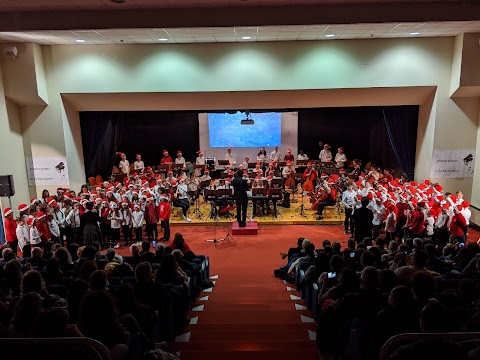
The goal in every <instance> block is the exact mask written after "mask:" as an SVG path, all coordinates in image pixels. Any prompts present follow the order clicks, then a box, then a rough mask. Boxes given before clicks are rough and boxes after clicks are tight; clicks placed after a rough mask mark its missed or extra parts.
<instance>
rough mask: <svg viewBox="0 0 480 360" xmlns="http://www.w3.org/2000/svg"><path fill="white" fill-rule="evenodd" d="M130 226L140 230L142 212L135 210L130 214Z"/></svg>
mask: <svg viewBox="0 0 480 360" xmlns="http://www.w3.org/2000/svg"><path fill="white" fill-rule="evenodd" d="M132 224H133V227H134V228H141V227H142V226H143V212H142V211H140V210H135V211H134V212H132Z"/></svg>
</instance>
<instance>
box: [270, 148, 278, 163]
mask: <svg viewBox="0 0 480 360" xmlns="http://www.w3.org/2000/svg"><path fill="white" fill-rule="evenodd" d="M279 160H280V151H279V150H278V145H275V148H274V150H273V151H272V152H271V153H270V161H273V162H278V161H279Z"/></svg>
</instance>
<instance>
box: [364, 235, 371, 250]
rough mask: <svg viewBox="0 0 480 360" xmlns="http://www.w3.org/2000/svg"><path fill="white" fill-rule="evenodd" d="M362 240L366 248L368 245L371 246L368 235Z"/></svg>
mask: <svg viewBox="0 0 480 360" xmlns="http://www.w3.org/2000/svg"><path fill="white" fill-rule="evenodd" d="M362 242H363V243H364V244H365V246H367V249H368V247H369V246H372V244H373V242H372V239H371V238H369V237H365V238H363V240H362Z"/></svg>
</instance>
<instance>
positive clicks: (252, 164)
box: [248, 162, 257, 169]
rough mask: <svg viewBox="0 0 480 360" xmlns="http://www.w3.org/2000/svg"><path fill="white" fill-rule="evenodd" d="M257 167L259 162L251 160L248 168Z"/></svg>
mask: <svg viewBox="0 0 480 360" xmlns="http://www.w3.org/2000/svg"><path fill="white" fill-rule="evenodd" d="M256 167H257V163H256V162H250V163H248V168H249V169H255V168H256Z"/></svg>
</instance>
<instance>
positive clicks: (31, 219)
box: [27, 215, 35, 226]
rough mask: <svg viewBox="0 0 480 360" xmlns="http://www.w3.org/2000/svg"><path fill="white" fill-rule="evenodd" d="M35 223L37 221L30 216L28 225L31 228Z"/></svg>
mask: <svg viewBox="0 0 480 360" xmlns="http://www.w3.org/2000/svg"><path fill="white" fill-rule="evenodd" d="M34 221H35V218H34V217H33V216H32V215H30V216H29V217H28V219H27V224H28V225H29V226H32V225H33V223H34Z"/></svg>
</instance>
